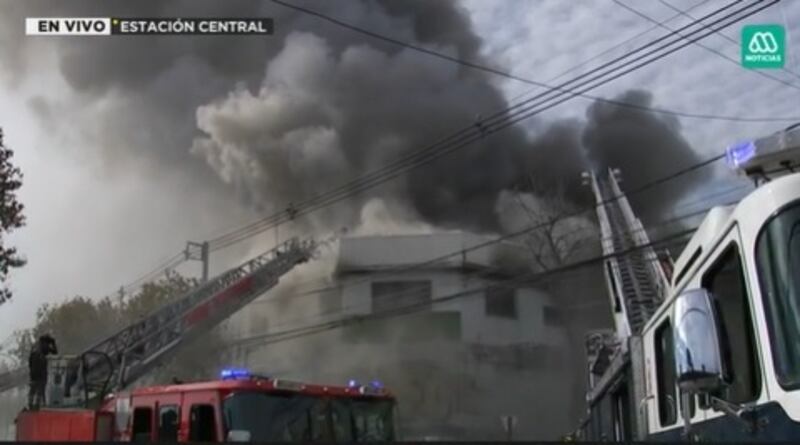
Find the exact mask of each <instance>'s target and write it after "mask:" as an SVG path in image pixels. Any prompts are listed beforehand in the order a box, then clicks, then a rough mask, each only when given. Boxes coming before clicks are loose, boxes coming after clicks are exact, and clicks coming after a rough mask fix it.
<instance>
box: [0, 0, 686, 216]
mask: <svg viewBox="0 0 800 445" xmlns="http://www.w3.org/2000/svg"><path fill="white" fill-rule="evenodd" d="M311 5H312V7H313V8H316V9H322V10H323V11H324V12H329V13H332V14H334V15H336V16H337V17H343V18H345V19H346V20H347V21H349V22H352V23H354V24H357V25H362V26H364V27H367V28H369V29H376V30H381V32H383V33H385V34H387V35H391V36H395V37H398V38H400V39H404V40H407V41H410V42H412V43H415V44H419V45H423V46H427V47H430V48H433V49H436V50H438V51H442V52H445V53H448V54H452V55H454V56H458V57H461V58H464V59H468V60H478V61H480V59H481V57H480V56H479V54H478V49H479V47H480V39H479V38H478V37H477V36H476V35H475V34H474V33H473V31H472V29H471V26H470V23H469V20H468V19H467V17H466V14H465V12H464V11H462V10H461V9H460V7H459V6H457V5H456V4H454V3H451V2H425V1H403V2H388V1H387V2H360V1H359V2H325V3H321V2H315V3H313V4H311ZM98 8H99V9H98ZM188 10H191V11H192V14H193V15H196V16H213V15H216V16H219V15H227V16H248V15H265V16H271V17H274V18H275V23H276V35H275V36H272V37H269V38H263V37H155V36H154V37H130V38H114V39H92V38H87V39H75V38H71V39H62V40H58V41H56V42H55V44H56V46H57V48H58V54H59V56H58V57H59V67H60V70H61V73H62V75H63V76H64V78H65V80H66V81H67V83H68V84H69V86H70V87H72V88H73V90H74V92H75V93H76V95H75V97H74V98H73V99H72V100H70V101H68V102H59V101H54V100H50V99H48V98H43V97H37V98H35V100H34V101H32V105H33V107H34V109H35V110H37V111H39V113H40V115H41V116H42V117H43V118H45V119H47V124H48V126H50V125H52V126H55V127H56V128H58V127H59V126H63V125H66V124H65V123H63V122H61V121H60V119H58V116H59V115H62V114H63V113H66V112H69V113H70V115H71V117H72V119H71V120H70V123H69V125H71V126H74V125H76V124H77V125H78V126H79V127H81V130H82V131H81V132H82V134H84V135H85V136H86V137H87V138H88V139H90V141H88V142H91V145H92V146H97V147H102V150H103V153H102V155H103V156H104V158H105V159H107V160H108V164H109V166H110V167H112V168H113V167H124V166H126V163H128V162H131V161H132V160H133V159H136V160H137V161H139V162H141V161H142V159H144V160H145V162H147V160H150V161H151V162H152V163H151V164H150V166H151V168H170V169H174V168H181V169H183V170H187V169H191V170H195V171H196V174H197V175H205V176H208V175H209V174H210V173H213V174H215V175H216V176H218V179H221V182H222V183H225V184H229V185H231V186H233V187H235V188H236V189H237V190H238V191H239V192H240V196H241V197H242V198H243V199H244V200H245V202H246V203H247V204H248V205H251V206H254V207H256V208H258V209H259V210H263V211H265V212H270V211H275V210H279V209H284V208H286V206H287V205H289V203H292V202H297V201H300V200H302V199H303V198H307V197H309V196H313V195H315V194H317V193H320V192H323V191H327V190H330V189H331V188H333V187H335V186H337V185H339V184H342V183H344V182H346V181H348V180H350V179H352V178H354V177H356V176H357V175H359V174H363V173H365V172H367V171H370V170H373V169H375V168H378V167H380V166H382V165H386V164H387V163H389V162H390V161H392V160H394V159H396V158H397V157H398V156H401V155H404V154H408V153H410V152H413V151H414V150H418V149H420V148H423V147H425V146H427V145H428V144H430V143H431V142H432V141H436V140H438V139H439V138H441V137H442V136H444V135H447V134H449V133H450V132H452V131H455V130H457V129H460V128H463V127H465V126H469V125H471V124H473V123H474V122H475V118H476V116H477V115H479V114H487V113H490V112H492V111H495V110H499V109H502V108H503V107H504V106H505V105H506V104H505V101H504V99H503V97H502V95H501V93H500V92H499V90H498V89H497V88H496V87H495V86H494V85H493V84H492V83H491V82H490V79H488V78H487V75H486V74H485V73H482V72H476V71H474V70H469V69H467V68H464V67H460V66H457V65H453V64H450V63H448V62H444V61H441V60H438V59H433V58H431V57H428V56H425V55H421V54H419V53H416V52H414V51H412V50H409V49H405V48H399V47H396V46H392V45H389V44H386V43H384V42H380V41H375V40H368V39H367V38H366V37H364V36H362V35H359V34H356V33H353V32H351V31H348V30H343V29H340V28H337V27H334V26H332V25H330V24H327V23H324V22H319V21H318V20H317V19H315V18H313V17H309V16H305V15H301V14H298V13H296V12H294V11H290V10H287V9H284V8H281V7H279V6H277V5H274V4H272V3H257V2H245V1H232V2H225V3H224V4H223V3H219V2H182V1H169V2H157V3H156V2H148V3H136V4H133V3H131V2H115V1H112V2H104V3H97V2H94V1H92V2H89V1H83V2H71V3H68V4H65V3H54V2H42V1H39V2H36V1H32V2H25V3H24V4H21V3H15V4H8V3H5V4H3V5H2V6H0V12H2V14H0V16H2V17H4V19H2V20H3V21H4V26H3V28H4V29H6V30H8V29H14V28H15V26H21V25H20V24H21V23H23V21H22V17H23V16H35V15H42V14H43V13H44V12H45V11H46V12H47V13H48V14H47V15H60V14H64V15H69V16H81V15H104V14H105V15H118V16H119V15H129V16H179V15H182V14H184V15H185V13H186V11H188ZM21 35H22V33H21V32H20V33H10V34H9V36H7V37H9V38H7V39H5V40H4V42H6V43H5V44H3V45H2V47H1V48H0V54H2V55H3V57H4V59H6V60H11V61H16V62H18V63H11V64H3V65H4V66H6V67H10V68H11V70H10V71H8V72H7V74H11V76H12V78H13V77H14V76H17V77H18V76H20V75H23V73H24V68H25V66H26V60H28V59H30V58H33V57H35V55H36V53H37V49H38V50H41V48H37V47H36V44H39V43H41V42H33V41H32V39H27V40H24V41H19V39H20V38H21V37H20V36H21ZM12 37H13V38H12ZM26 50H31V52H30V54H28V53H25V51H26ZM26 58H27V59H26ZM484 63H489V62H484ZM621 99H623V100H628V101H632V102H635V103H637V104H640V105H648V104H649V103H650V102H651V99H650V97H649V96H648V95H647V93H644V92H630V93H627V94H625V95H624V96H623V97H622V98H621ZM587 116H588V124H587V125H586V126H585V127H583V126H582V125H581V123H579V122H574V121H564V122H557V123H553V124H552V125H549V126H546V127H545V128H546V129H545V130H543V131H542V132H541V133H540V134H539V135H538V136H537V137H535V138H534V139H533V140H530V139H529V138H528V137H527V136H526V134H525V133H524V132H523V131H522V130H520V129H518V128H511V129H508V130H505V131H503V132H501V133H499V134H497V135H493V136H491V137H488V138H486V139H484V140H482V141H479V142H478V143H475V144H473V145H471V146H469V147H465V148H463V149H461V150H460V151H459V152H458V153H457V154H454V155H449V156H446V157H445V158H442V159H440V160H438V161H436V162H433V163H430V164H427V165H425V166H424V167H422V168H419V169H416V170H414V171H413V172H411V173H410V174H408V175H406V176H405V177H402V178H400V179H397V180H395V181H393V182H392V183H390V184H388V185H385V186H382V187H379V188H378V190H377V191H371V192H366V193H362V194H361V195H360V196H355V197H353V198H351V199H349V200H347V202H346V203H343V204H340V205H339V206H337V207H336V209H334V210H328V211H326V212H319V213H318V214H317V215H316V216H317V217H316V218H312V222H318V223H319V222H322V223H323V225H325V226H328V227H327V228H330V226H333V227H335V228H338V227H341V226H350V225H352V224H354V223H355V222H356V220H357V216H358V215H359V214H360V212H361V208H362V207H363V205H364V203H365V202H366V200H367V199H369V198H370V197H374V196H379V197H383V198H385V199H386V201H387V202H388V205H389V206H390V207H403V208H404V211H411V212H412V213H414V214H415V215H416V217H417V218H419V219H420V220H423V221H426V222H428V223H432V224H434V225H436V226H440V227H446V228H459V229H468V230H477V231H497V230H499V229H500V228H501V224H500V217H499V216H498V215H497V212H496V208H497V198H498V196H499V194H500V192H501V191H503V190H507V189H512V188H518V187H519V186H520V184H522V183H523V182H524V179H525V178H526V177H527V176H528V175H532V176H534V177H535V178H536V184H537V188H538V189H539V190H535V192H536V193H547V191H548V190H551V189H552V188H553V187H555V186H561V187H564V189H565V191H566V197H567V198H568V199H569V200H571V201H573V202H576V203H586V202H590V199H591V197H590V196H589V195H588V193H587V192H588V190H586V189H585V188H582V187H580V172H581V171H583V170H585V169H586V168H587V166H588V165H587V163H586V161H585V159H586V155H585V153H584V151H583V149H582V148H581V147H582V146H585V147H586V148H587V149H588V150H589V151H590V153H591V154H590V158H591V159H592V161H593V165H595V166H598V167H601V166H606V165H609V166H615V167H620V168H622V169H623V174H624V175H625V178H626V179H628V180H629V183H630V184H637V183H639V182H641V181H643V180H646V179H648V178H652V177H655V176H658V174H659V173H662V172H663V171H669V169H670V167H671V166H674V165H685V164H687V163H691V162H692V161H693V160H694V154H693V153H692V151H691V149H690V147H689V146H688V145H687V144H686V142H685V141H684V140H683V139H682V138H681V136H680V133H679V127H678V125H677V122H675V121H673V120H668V119H662V118H658V117H654V116H652V115H647V114H644V113H640V112H637V111H635V110H630V109H624V108H619V107H615V106H612V105H607V104H596V105H594V106H592V107H591V108H590V109H589V111H588V114H587ZM643 161H644V162H643ZM650 161H655V162H650ZM631 166H635V167H636V168H626V167H631ZM209 167H210V171H209ZM208 180H209V181H215V180H214V179H212V178H209V179H208ZM675 193H676V192H675V191H674V190H673V191H669V192H664V193H663V194H662V195H659V197H658V198H659V199H646V200H641V201H637V202H638V203H639V204H645V203H647V204H652V203H657V204H655V205H654V207H653V212H654V213H656V214H657V213H661V210H662V207H664V206H668V205H669V203H670V201H671V199H664V198H670V197H673V195H674V194H675ZM645 213H647V214H649V213H650V212H649V211H648V212H645Z"/></svg>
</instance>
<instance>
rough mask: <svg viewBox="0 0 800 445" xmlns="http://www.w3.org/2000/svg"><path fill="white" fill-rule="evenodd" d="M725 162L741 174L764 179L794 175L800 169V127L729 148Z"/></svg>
mask: <svg viewBox="0 0 800 445" xmlns="http://www.w3.org/2000/svg"><path fill="white" fill-rule="evenodd" d="M725 162H726V163H727V164H728V166H729V167H730V168H732V169H734V170H738V171H739V172H740V173H744V174H746V175H748V176H750V175H752V176H757V177H761V178H763V177H767V178H769V177H774V176H780V175H781V174H785V173H787V172H792V171H794V169H796V168H797V167H798V165H800V124H795V125H792V126H790V127H788V128H786V129H785V130H782V131H779V132H777V133H775V134H772V135H770V136H767V137H763V138H761V139H758V140H755V141H744V142H739V143H737V144H734V145H732V146H730V147H728V148H727V149H726V150H725Z"/></svg>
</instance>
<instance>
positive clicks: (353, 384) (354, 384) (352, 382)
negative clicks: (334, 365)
mask: <svg viewBox="0 0 800 445" xmlns="http://www.w3.org/2000/svg"><path fill="white" fill-rule="evenodd" d="M359 386H361V384H360V383H358V382H357V381H356V380H352V379H351V380H350V381H348V382H347V387H348V388H358V387H359Z"/></svg>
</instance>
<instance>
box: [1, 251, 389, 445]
mask: <svg viewBox="0 0 800 445" xmlns="http://www.w3.org/2000/svg"><path fill="white" fill-rule="evenodd" d="M316 246H317V243H315V242H314V241H313V240H306V241H300V240H297V239H292V240H289V241H287V242H285V243H284V244H282V245H280V246H278V247H276V248H275V249H272V250H270V251H268V252H266V253H264V254H262V255H259V256H257V257H255V258H253V259H251V260H249V261H247V262H246V263H244V264H242V265H241V266H238V267H235V268H233V269H230V270H228V271H226V272H224V273H222V274H220V275H219V276H217V277H215V278H213V279H211V280H209V281H207V282H205V283H203V284H202V285H200V286H198V287H197V288H195V289H192V290H191V291H189V292H187V293H186V294H185V295H183V296H180V297H178V298H176V299H174V300H172V301H171V302H170V303H168V304H167V305H165V306H163V307H161V308H159V309H157V310H156V311H154V312H153V313H151V314H149V315H147V316H145V317H143V318H142V319H140V320H139V321H137V322H136V323H133V324H131V325H129V326H125V327H124V328H122V329H120V330H119V331H118V332H116V333H115V334H113V335H111V336H109V337H107V338H105V339H103V340H102V341H100V342H98V343H97V344H95V345H93V346H92V347H90V348H88V349H87V350H85V351H84V352H82V353H81V354H80V355H76V356H57V357H50V358H49V365H48V382H47V388H46V401H45V406H44V407H42V408H41V409H38V410H36V411H23V412H21V413H20V415H19V416H18V417H17V425H16V431H17V436H16V437H17V440H19V441H59V442H63V441H110V440H120V441H130V440H133V441H146V442H150V441H159V442H162V441H164V442H168V441H172V442H175V441H180V442H187V441H188V442H193V441H197V442H216V441H249V440H253V441H259V442H269V441H279V442H281V441H303V442H306V441H347V442H350V441H386V440H393V439H394V437H395V429H394V425H393V417H394V416H393V410H394V398H393V397H392V396H391V395H390V394H389V393H388V392H387V391H386V390H385V389H383V388H382V387H381V386H380V385H377V384H371V385H360V384H357V383H356V382H351V384H349V385H347V386H344V387H334V386H322V385H307V384H302V383H297V382H290V381H285V380H281V379H273V378H268V377H257V376H252V375H250V374H249V373H247V372H244V371H243V370H241V369H239V370H236V369H234V370H230V369H229V370H224V372H223V375H222V376H221V377H222V379H221V380H216V381H209V382H198V383H188V384H174V385H167V386H151V387H145V388H139V389H133V390H129V389H128V388H130V387H131V385H132V384H133V383H134V382H135V381H136V380H137V379H139V378H140V377H142V376H144V375H146V374H147V373H148V372H150V371H151V370H152V369H154V368H155V367H156V366H158V365H159V363H161V362H162V361H163V358H164V357H168V356H169V355H170V353H174V351H175V350H176V348H178V347H179V346H180V345H182V344H183V343H184V342H186V341H187V340H190V339H192V338H196V337H198V336H201V335H202V334H204V333H206V332H208V331H209V330H211V329H212V328H213V327H215V326H217V325H218V324H219V323H221V322H222V321H224V320H226V319H227V318H228V317H229V316H230V315H231V314H233V313H234V312H236V311H238V310H239V309H241V308H242V307H244V306H245V305H247V304H248V303H249V302H250V301H252V300H253V299H255V298H256V297H258V296H259V295H261V294H263V293H264V292H266V291H268V290H270V289H271V288H273V287H274V286H275V285H276V284H277V283H278V280H279V278H280V277H281V276H283V275H284V274H286V273H287V272H289V271H290V270H292V269H293V268H294V267H295V266H296V265H298V264H301V263H304V262H306V261H308V260H309V259H311V258H312V256H313V254H314V252H315V250H316ZM26 377H27V372H26V370H25V369H17V370H13V371H11V372H8V373H0V391H3V390H5V389H11V388H15V387H19V386H21V385H24V384H25V382H26Z"/></svg>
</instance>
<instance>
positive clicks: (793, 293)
mask: <svg viewBox="0 0 800 445" xmlns="http://www.w3.org/2000/svg"><path fill="white" fill-rule="evenodd" d="M756 263H757V267H758V274H759V279H760V281H761V291H762V294H763V300H764V311H765V313H766V317H767V330H768V331H769V337H770V344H771V345H772V357H773V364H774V367H775V374H776V377H777V379H778V382H779V383H780V384H781V386H782V387H784V388H785V389H798V388H800V342H798V341H797V339H798V338H800V202H796V203H794V204H793V205H791V206H789V207H788V208H786V209H784V210H783V211H781V212H779V213H778V214H777V215H776V216H775V217H773V218H772V219H771V220H770V221H769V222H768V223H767V224H766V226H765V227H764V229H762V232H761V234H760V235H759V237H758V241H757V243H756Z"/></svg>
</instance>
